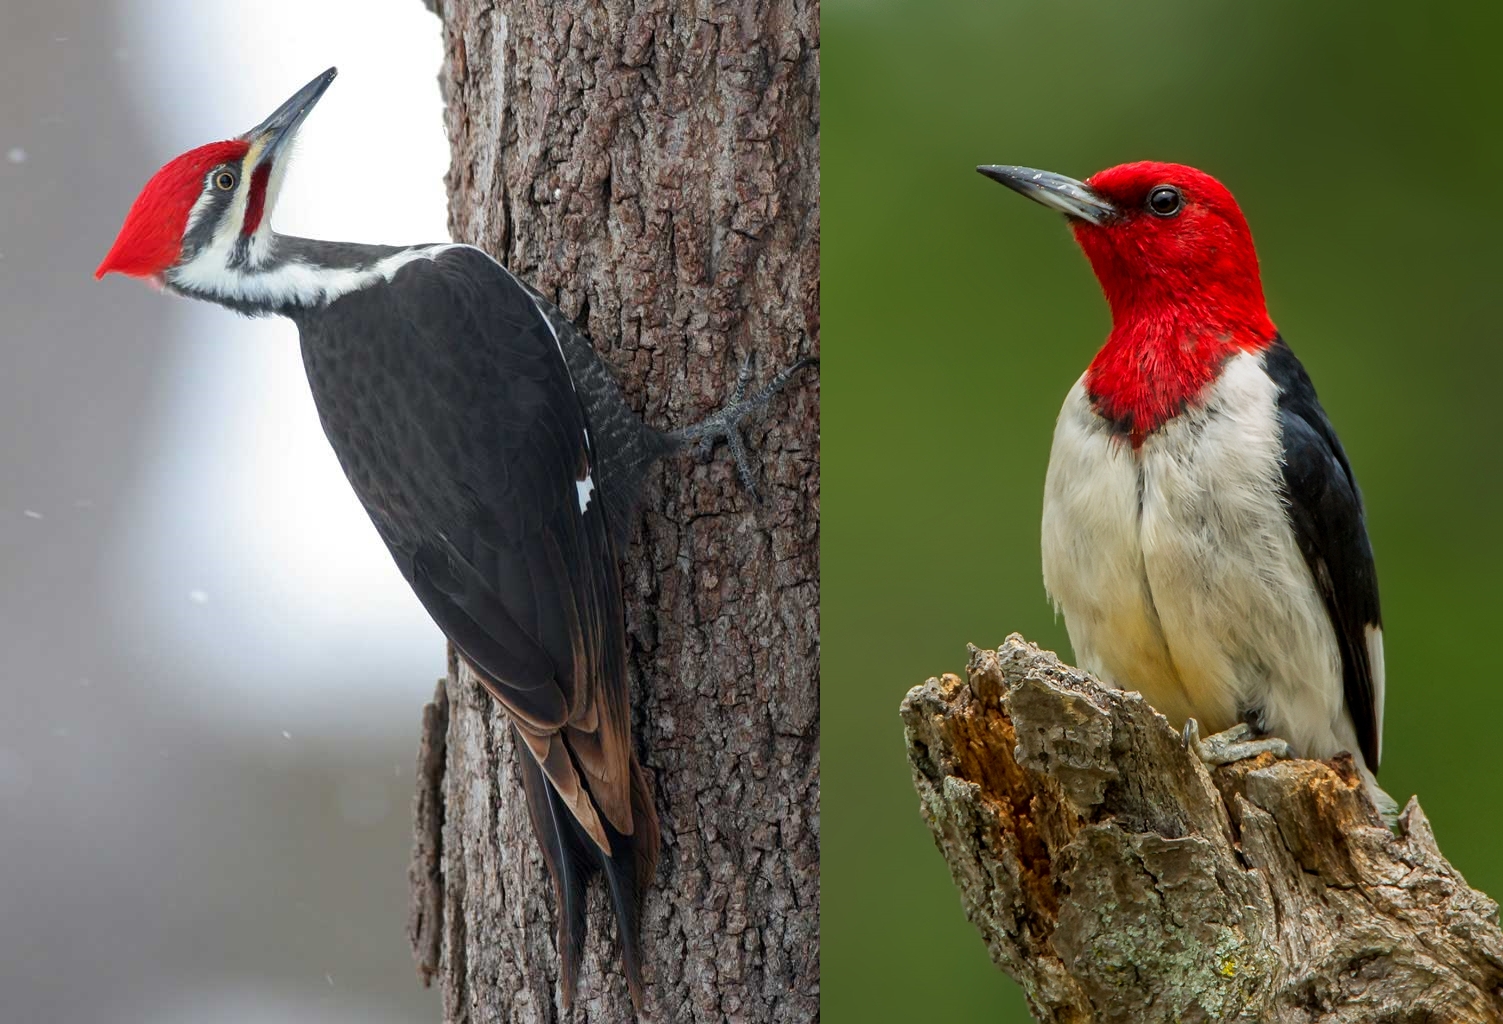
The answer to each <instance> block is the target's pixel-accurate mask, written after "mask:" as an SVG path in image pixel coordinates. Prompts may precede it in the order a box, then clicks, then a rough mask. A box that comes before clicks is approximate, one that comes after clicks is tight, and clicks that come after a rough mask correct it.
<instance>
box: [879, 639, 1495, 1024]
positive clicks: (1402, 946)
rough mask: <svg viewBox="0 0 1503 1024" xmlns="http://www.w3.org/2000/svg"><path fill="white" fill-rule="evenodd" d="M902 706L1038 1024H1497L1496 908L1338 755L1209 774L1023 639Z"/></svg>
mask: <svg viewBox="0 0 1503 1024" xmlns="http://www.w3.org/2000/svg"><path fill="white" fill-rule="evenodd" d="M967 675H968V677H969V680H968V681H963V680H961V679H960V678H958V677H957V676H953V675H946V676H944V677H942V678H940V679H931V680H929V681H928V682H927V683H925V684H924V685H923V686H919V687H916V688H914V689H913V690H912V691H910V692H909V694H908V696H907V698H906V699H905V700H904V701H903V708H902V715H903V722H904V725H905V731H906V734H907V738H908V755H909V762H910V764H911V766H912V768H913V779H914V783H915V785H916V786H917V788H918V792H919V797H920V801H921V805H922V809H923V815H924V819H925V821H927V822H928V823H929V826H930V828H931V829H932V830H933V832H934V838H935V842H936V844H937V845H938V846H939V849H940V852H941V853H943V854H944V857H945V859H946V861H948V862H949V865H950V871H951V875H952V876H953V878H954V881H955V884H956V886H957V887H958V888H959V889H960V894H961V902H962V903H963V904H964V906H965V910H966V914H967V915H968V916H969V917H970V919H971V921H972V922H973V923H974V924H975V925H976V926H977V927H978V928H979V929H980V930H981V934H982V936H983V937H984V938H985V940H986V943H987V946H988V948H989V949H990V951H991V955H992V960H993V961H994V962H995V963H996V964H997V966H998V967H1000V968H1002V969H1003V970H1004V971H1006V972H1007V973H1008V974H1010V975H1011V976H1012V977H1013V978H1015V979H1016V980H1017V981H1018V982H1019V983H1021V984H1022V986H1023V990H1024V992H1025V994H1026V995H1027V997H1028V1002H1029V1005H1030V1007H1031V1008H1032V1009H1033V1012H1034V1015H1035V1016H1036V1017H1037V1018H1038V1019H1040V1020H1046V1021H1061V1022H1063V1021H1070V1022H1084V1021H1110V1020H1121V1021H1278V1022H1287V1024H1295V1022H1300V1024H1305V1022H1315V1021H1320V1022H1336V1021H1340V1022H1352V1024H1357V1022H1364V1024H1372V1022H1387V1024H1401V1022H1407V1024H1420V1022H1426V1024H1440V1022H1443V1021H1494V1020H1499V1019H1503V988H1500V985H1503V933H1500V932H1499V929H1498V906H1497V904H1496V903H1494V902H1493V901H1492V900H1490V899H1488V898H1487V897H1486V896H1484V895H1483V894H1482V893H1479V892H1476V891H1474V890H1472V889H1470V888H1468V887H1467V884H1466V882H1465V880H1464V879H1462V877H1461V875H1460V874H1459V873H1457V871H1456V870H1455V869H1454V868H1452V867H1451V865H1450V864H1448V863H1447V862H1446V859H1445V858H1444V857H1443V856H1441V853H1440V849H1439V848H1438V847H1437V846H1436V844H1435V837H1434V835H1433V834H1432V833H1431V831H1430V825H1429V822H1428V821H1427V820H1426V818H1425V814H1424V812H1423V811H1422V810H1420V806H1419V803H1418V801H1416V800H1413V799H1411V800H1410V801H1409V805H1408V806H1407V807H1406V808H1405V809H1404V812H1403V814H1402V816H1401V817H1400V819H1399V827H1398V832H1397V834H1394V833H1392V832H1390V831H1389V830H1388V829H1387V828H1385V827H1384V826H1383V823H1382V820H1381V819H1380V818H1379V817H1378V815H1377V812H1376V811H1375V810H1374V809H1373V807H1372V804H1371V802H1370V801H1369V800H1368V798H1367V796H1366V793H1365V792H1364V790H1363V787H1362V783H1361V781H1360V780H1359V778H1358V776H1357V774H1356V772H1355V770H1354V767H1353V764H1352V761H1351V758H1350V756H1349V755H1342V756H1340V757H1338V758H1336V759H1334V760H1333V761H1328V762H1324V761H1304V760H1293V761H1275V760H1274V759H1273V758H1272V757H1271V756H1270V755H1266V754H1265V755H1263V756H1261V757H1259V758H1257V759H1255V760H1251V761H1246V762H1241V763H1238V764H1233V765H1228V766H1225V767H1222V768H1218V769H1216V770H1215V771H1214V772H1208V771H1207V770H1206V768H1205V766H1204V765H1203V764H1202V763H1201V761H1200V760H1199V759H1198V758H1196V757H1194V756H1193V755H1192V754H1190V753H1189V752H1187V751H1186V750H1184V749H1182V747H1181V744H1180V740H1179V737H1178V736H1177V735H1176V734H1175V732H1174V730H1173V729H1172V728H1170V726H1169V723H1168V721H1167V720H1166V719H1165V718H1164V717H1163V716H1162V715H1160V714H1159V713H1158V712H1156V711H1154V710H1153V708H1152V707H1150V706H1149V705H1148V703H1147V702H1146V701H1145V700H1143V698H1142V697H1141V696H1139V695H1138V694H1136V693H1124V692H1121V691H1117V690H1111V689H1108V688H1106V687H1104V686H1102V685H1101V684H1099V683H1098V682H1096V681H1095V680H1094V679H1092V678H1090V677H1089V676H1087V675H1085V674H1084V673H1082V672H1080V671H1078V670H1076V669H1073V668H1070V667H1069V666H1067V665H1064V664H1061V663H1060V661H1059V659H1058V658H1056V657H1055V656H1054V655H1053V654H1051V653H1049V652H1048V651H1041V650H1039V649H1038V648H1037V647H1035V646H1034V645H1032V644H1029V643H1026V642H1025V641H1024V640H1023V639H1022V638H1021V637H1019V636H1016V635H1014V636H1011V637H1009V638H1008V639H1007V642H1006V643H1005V644H1004V645H1003V646H1002V647H1001V648H1000V649H999V650H997V651H979V650H976V649H975V648H972V649H971V661H970V665H969V666H968V669H967Z"/></svg>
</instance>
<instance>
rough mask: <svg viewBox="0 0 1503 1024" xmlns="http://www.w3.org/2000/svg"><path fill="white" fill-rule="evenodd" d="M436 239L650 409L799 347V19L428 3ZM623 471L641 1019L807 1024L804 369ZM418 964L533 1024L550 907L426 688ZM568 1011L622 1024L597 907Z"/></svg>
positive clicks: (814, 498)
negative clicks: (631, 508) (594, 355)
mask: <svg viewBox="0 0 1503 1024" xmlns="http://www.w3.org/2000/svg"><path fill="white" fill-rule="evenodd" d="M429 4H430V6H433V7H435V8H436V13H437V14H438V15H439V16H440V17H441V18H442V20H443V34H444V42H445V53H446V56H445V62H444V67H443V70H442V73H441V75H440V82H441V87H442V90H443V94H444V97H445V100H446V104H447V114H446V122H447V128H448V135H449V140H450V145H451V150H452V162H451V166H450V171H449V176H448V185H449V193H450V227H451V230H452V233H453V237H454V238H455V239H456V240H461V241H466V242H472V243H475V244H478V245H480V246H482V247H484V248H485V249H487V250H488V251H490V252H492V253H494V254H496V255H497V256H499V257H500V258H501V259H502V260H503V261H504V262H505V263H506V264H507V265H508V266H509V267H511V269H512V270H513V271H514V272H516V273H517V274H519V275H520V276H521V277H523V278H524V279H526V280H530V281H531V282H533V283H534V284H535V285H536V286H537V287H538V288H539V289H541V290H542V291H543V292H544V293H546V294H548V295H549V296H550V297H552V298H554V300H555V301H556V302H557V304H558V305H559V306H560V308H562V309H563V310H564V312H565V313H566V314H568V315H569V316H570V317H572V318H573V319H574V320H575V322H576V323H578V324H579V325H580V326H581V327H582V328H584V330H585V331H586V333H587V334H588V335H589V336H590V337H591V338H592V339H594V341H595V344H596V346H597V347H598V348H599V349H600V350H601V352H602V353H603V354H604V355H605V358H606V360H607V361H608V362H609V363H610V365H611V366H612V367H613V368H614V369H615V371H616V373H617V376H618V379H619V380H620V381H621V383H622V386H623V390H624V391H625V393H626V394H627V397H628V399H629V400H630V401H631V402H632V404H633V405H634V407H636V408H637V409H638V410H639V411H640V412H641V413H642V414H643V416H644V418H645V419H646V420H647V421H648V422H649V423H652V424H654V425H656V426H659V427H664V428H666V427H677V426H683V425H686V424H688V423H691V422H693V421H694V420H696V419H698V418H700V417H702V416H703V415H704V414H705V413H707V412H709V411H711V410H712V409H714V408H715V407H717V406H718V405H719V404H720V402H721V401H723V400H724V398H725V397H726V396H728V395H729V393H730V391H731V388H732V386H733V385H734V383H735V379H736V371H737V368H738V364H739V362H740V360H741V358H742V357H743V355H744V354H746V353H755V355H756V358H757V365H758V368H759V370H760V371H761V372H760V373H759V377H760V378H764V379H765V377H766V376H768V375H769V374H770V373H771V372H773V371H774V370H775V369H776V368H777V367H780V366H782V365H786V364H787V363H789V362H792V361H793V360H794V359H795V358H797V357H798V356H803V355H817V354H818V334H819V95H818V92H819V8H818V4H817V0H744V2H738V3H714V2H708V0H699V2H687V0H686V2H669V0H559V2H551V0H516V2H506V0H439V2H437V3H434V0H429ZM748 441H749V442H750V444H751V446H752V447H753V448H754V449H755V450H756V451H757V452H759V453H760V467H761V468H760V471H759V486H760V489H761V492H762V497H763V499H764V501H765V504H764V505H763V507H761V508H760V509H754V508H753V507H752V505H751V503H750V502H749V500H748V498H747V496H746V495H745V494H744V493H742V491H741V490H740V488H739V486H738V484H737V482H736V475H735V471H734V469H733V467H732V464H731V461H730V460H729V458H728V457H727V456H726V453H725V452H724V451H723V450H722V451H721V452H720V453H719V454H718V455H717V456H716V457H715V458H714V459H713V461H712V462H710V463H709V464H708V465H701V464H698V463H695V462H693V461H692V460H690V459H688V458H676V459H670V460H668V461H667V462H665V463H664V464H663V465H662V466H660V467H659V469H658V470H657V471H656V472H655V474H654V476H653V477H652V478H650V479H649V483H648V486H647V488H646V491H645V500H644V503H643V504H644V512H643V519H644V521H645V525H644V526H643V527H641V528H639V529H638V530H637V537H636V540H635V541H634V542H633V544H632V545H631V547H630V549H629V551H628V552H627V553H626V555H625V563H624V569H623V574H624V581H625V588H626V596H627V620H628V621H627V628H628V642H629V645H630V649H631V659H632V665H633V695H632V696H633V703H634V724H633V729H634V734H635V737H636V740H637V744H638V753H639V755H640V756H641V758H642V762H643V764H644V765H645V766H646V768H647V770H648V774H649V776H650V777H651V779H652V782H653V785H654V788H655V791H656V800H657V805H658V809H659V813H660V814H661V816H662V824H663V838H664V846H663V856H662V862H661V865H660V867H659V869H658V873H657V878H656V880H655V884H654V887H653V888H652V889H651V890H650V892H649V894H648V897H647V901H646V906H645V912H644V923H643V940H644V948H645V951H646V957H647V964H646V971H645V973H646V981H647V1008H648V1013H649V1015H650V1016H652V1017H654V1018H656V1019H659V1020H664V1021H670V1020H671V1021H678V1022H689V1021H717V1022H718V1021H747V1022H760V1021H766V1022H773V1021H776V1022H779V1024H783V1022H797V1021H804V1020H813V1019H815V1018H816V1016H817V1014H818V999H819V956H818V942H819V909H818V908H819V675H818V666H819V565H818V536H819V405H818V387H817V381H815V380H814V379H813V375H812V374H811V375H806V376H803V377H801V378H799V379H798V380H797V381H796V382H795V383H794V384H793V385H791V386H790V388H789V390H788V391H787V392H785V395H784V396H780V397H779V398H778V399H777V400H776V401H775V402H774V403H773V405H772V406H771V407H770V408H769V409H768V410H767V413H766V415H765V416H764V417H763V419H762V420H761V422H760V423H758V424H756V425H755V426H752V427H751V428H750V429H749V430H748ZM424 735H425V740H424V747H423V752H422V754H421V756H420V763H419V768H420V780H419V794H418V801H417V819H418V820H417V846H416V849H415V852H414V863H413V883H414V893H413V922H412V933H413V945H414V952H415V954H416V956H417V958H418V962H419V967H420V970H421V971H422V972H423V973H424V975H425V977H436V978H437V979H438V982H439V984H440V987H441V989H442V992H443V1002H444V1013H445V1018H446V1020H449V1021H466V1022H469V1024H486V1022H500V1021H507V1022H529V1024H530V1022H539V1024H541V1022H545V1021H556V1020H558V1019H559V1016H560V1014H559V1011H558V1010H557V1008H556V1003H557V998H558V996H557V993H558V989H557V981H558V976H557V975H558V961H557V956H556V952H555V949H554V911H555V908H554V906H553V895H552V889H551V886H550V884H549V882H548V879H547V876H546V874H545V870H544V867H543V862H542V859H541V857H540V855H539V854H538V852H537V846H536V842H535V840H534V838H533V836H532V829H531V826H530V824H529V822H528V819H527V811H526V809H525V806H524V802H523V799H522V791H521V783H520V778H519V776H518V773H517V769H516V758H517V756H518V751H516V750H515V749H514V748H513V744H512V739H511V733H510V730H509V729H508V728H506V726H505V721H504V719H503V718H502V716H501V715H500V714H499V713H498V712H497V711H496V710H495V708H494V707H493V706H492V704H491V702H490V701H488V700H487V699H486V697H485V695H484V694H483V692H482V691H481V690H480V688H479V687H478V685H476V684H475V683H474V682H473V681H472V680H470V679H469V678H466V677H465V675H464V674H463V673H456V671H455V666H454V665H452V664H451V666H450V673H449V676H448V678H447V679H446V680H444V681H443V682H442V683H441V684H440V686H439V692H438V694H437V696H436V697H435V700H434V703H433V704H432V705H430V706H429V708H428V709H427V711H426V712H425V715H424ZM591 900H592V905H591V910H590V917H589V928H590V939H589V943H588V945H587V950H586V955H585V962H584V966H583V970H582V972H581V976H580V980H579V991H578V993H577V997H576V1002H575V1006H574V1009H573V1012H572V1013H571V1014H568V1015H566V1016H567V1019H569V1020H572V1021H579V1022H585V1021H590V1022H593V1021H610V1022H620V1021H625V1020H631V1019H632V1018H633V1013H632V1008H631V1003H630V1001H629V998H628V996H627V990H626V985H625V981H624V979H623V977H622V975H621V972H620V968H619V947H618V945H617V942H616V938H615V925H614V923H613V921H612V920H611V917H610V914H609V912H608V911H607V909H606V905H605V901H604V899H603V896H602V893H601V889H600V887H599V886H596V887H595V889H594V891H593V892H592V896H591Z"/></svg>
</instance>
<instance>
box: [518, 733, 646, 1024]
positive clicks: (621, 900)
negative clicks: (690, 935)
mask: <svg viewBox="0 0 1503 1024" xmlns="http://www.w3.org/2000/svg"><path fill="white" fill-rule="evenodd" d="M520 738H521V737H519V739H520ZM523 746H524V747H525V746H526V745H525V743H524V744H523ZM520 760H521V766H522V782H523V790H524V791H525V792H526V794H527V809H528V811H529V813H530V814H531V817H532V826H533V829H534V831H536V833H537V837H538V845H539V846H540V847H541V849H542V852H543V860H544V862H545V863H547V865H548V874H549V875H550V876H551V877H552V879H553V891H554V893H555V895H556V897H557V900H558V955H559V961H560V971H559V975H560V988H561V989H562V992H563V1002H564V1007H565V1008H566V1009H567V1008H568V1007H570V1006H571V1005H573V1002H574V987H575V982H576V980H577V978H578V977H579V967H580V964H581V963H582V962H583V959H584V941H585V929H586V919H585V907H586V899H585V897H586V893H587V891H588V886H589V880H590V876H591V875H593V874H595V873H596V872H597V871H599V872H602V873H603V874H604V875H605V880H606V887H607V889H608V890H609V892H610V897H611V908H612V911H613V912H614V915H615V918H616V930H617V932H618V933H619V935H620V939H621V961H622V968H623V969H624V970H625V972H626V984H627V987H628V988H629V989H630V990H631V997H632V1004H633V1005H634V1006H635V1007H636V1009H637V1012H638V1013H640V1012H641V1011H642V1005H643V989H642V936H641V905H642V895H643V893H645V892H646V890H647V887H648V885H649V884H650V883H651V881H652V876H653V874H654V872H655V871H656V870H657V859H658V846H659V842H660V833H659V828H658V818H657V811H656V810H655V809H654V807H653V803H652V793H651V790H650V789H649V787H648V785H647V778H646V775H645V773H644V772H643V771H642V767H641V765H639V764H638V763H637V759H636V757H635V755H633V756H632V758H631V772H632V780H631V781H632V785H631V801H632V818H633V822H632V824H633V828H632V834H631V835H629V836H628V835H622V834H621V833H620V832H618V831H616V829H615V828H613V827H612V826H611V825H610V824H609V823H608V822H607V821H606V819H605V818H604V817H603V816H602V817H601V818H600V822H601V825H602V827H603V828H604V829H605V831H606V835H607V839H608V842H609V844H610V850H611V852H610V855H609V856H607V855H606V853H605V852H604V851H603V850H601V848H600V847H599V845H597V844H596V842H595V841H594V840H593V839H592V838H591V837H590V835H589V834H588V833H587V832H585V830H584V829H583V828H582V827H581V826H580V824H579V821H578V820H577V819H576V818H575V816H574V815H573V814H572V813H570V810H569V807H568V805H567V804H565V802H564V800H563V798H562V797H561V796H560V795H559V794H558V792H557V791H556V790H555V789H554V788H553V786H552V785H551V784H550V783H549V782H548V779H547V777H546V776H544V774H543V772H542V769H541V768H539V767H538V764H537V762H536V761H535V760H534V759H533V758H532V757H529V756H527V755H525V754H524V755H523V756H522V757H521V758H520Z"/></svg>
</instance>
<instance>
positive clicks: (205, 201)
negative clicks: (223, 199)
mask: <svg viewBox="0 0 1503 1024" xmlns="http://www.w3.org/2000/svg"><path fill="white" fill-rule="evenodd" d="M213 198H214V186H213V185H212V184H210V180H209V178H208V177H205V178H204V190H203V191H202V192H201V193H199V196H198V198H197V199H195V200H194V201H193V209H191V210H189V211H188V226H187V227H185V228H183V237H185V238H186V237H187V236H188V235H189V234H190V233H191V232H192V231H193V229H194V228H195V227H197V226H198V222H199V221H200V220H202V219H203V216H204V212H205V211H206V210H208V208H209V203H210V202H211V201H212V200H213Z"/></svg>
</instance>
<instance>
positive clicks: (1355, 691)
mask: <svg viewBox="0 0 1503 1024" xmlns="http://www.w3.org/2000/svg"><path fill="white" fill-rule="evenodd" d="M1264 367H1265V368H1266V369H1267V371H1268V375H1269V376H1270V377H1272V378H1273V380H1274V382H1275V383H1276V384H1277V385H1278V386H1279V423H1280V426H1281V428H1282V432H1283V443H1284V490H1285V498H1286V500H1287V503H1288V509H1289V520H1290V522H1291V524H1292V525H1293V526H1294V535H1295V538H1296V540H1297V541H1298V543H1299V547H1300V551H1301V552H1302V553H1303V554H1304V556H1305V562H1306V564H1308V565H1309V567H1310V574H1311V575H1312V576H1313V577H1314V578H1315V585H1316V587H1317V588H1318V589H1319V590H1320V596H1321V597H1322V599H1324V601H1325V605H1326V611H1327V612H1328V613H1329V614H1330V616H1331V625H1332V626H1333V627H1334V629H1335V633H1336V644H1337V647H1338V648H1339V649H1340V651H1341V665H1342V676H1343V691H1344V694H1345V697H1346V706H1347V710H1348V712H1349V713H1350V714H1351V716H1352V722H1353V724H1354V725H1355V726H1356V729H1357V742H1358V745H1359V746H1360V747H1361V748H1362V749H1361V752H1362V758H1363V760H1364V761H1365V762H1366V763H1367V767H1368V769H1369V770H1370V771H1372V772H1377V770H1378V756H1379V751H1380V749H1381V746H1382V735H1381V728H1382V726H1381V723H1382V713H1383V708H1382V700H1383V676H1382V673H1383V666H1382V664H1381V661H1379V663H1378V664H1374V663H1373V662H1374V658H1373V652H1372V650H1371V649H1370V648H1369V646H1368V631H1369V629H1370V628H1371V629H1374V630H1380V629H1381V628H1382V615H1381V613H1380V611H1379V607H1378V574H1377V570H1376V569H1375V568H1374V566H1373V552H1372V545H1371V544H1370V543H1369V542H1368V538H1367V522H1366V515H1365V513H1364V512H1363V508H1362V492H1361V491H1360V490H1359V489H1358V487H1357V478H1356V477H1355V476H1354V475H1353V474H1352V467H1351V464H1350V463H1348V462H1347V458H1346V452H1345V451H1343V450H1342V447H1341V442H1340V441H1339V440H1337V438H1336V431H1335V429H1334V428H1332V426H1331V421H1330V420H1329V419H1327V418H1326V414H1325V410H1324V409H1322V408H1321V406H1320V400H1319V399H1318V398H1316V396H1315V387H1314V385H1312V384H1311V383H1310V377H1309V375H1308V374H1307V373H1305V368H1304V367H1303V366H1301V365H1300V362H1299V360H1298V359H1296V358H1295V356H1294V353H1293V352H1292V351H1290V349H1289V346H1288V345H1287V344H1285V343H1284V340H1283V339H1282V338H1275V339H1274V343H1273V345H1272V346H1271V347H1270V348H1269V349H1268V351H1267V353H1266V355H1265V356H1264ZM1375 642H1376V643H1381V642H1382V641H1381V638H1379V639H1378V640H1376V641H1375Z"/></svg>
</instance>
